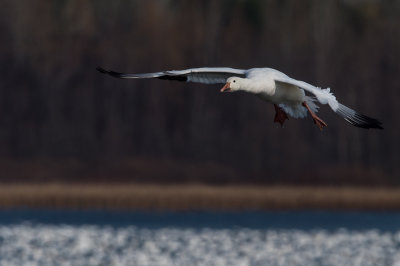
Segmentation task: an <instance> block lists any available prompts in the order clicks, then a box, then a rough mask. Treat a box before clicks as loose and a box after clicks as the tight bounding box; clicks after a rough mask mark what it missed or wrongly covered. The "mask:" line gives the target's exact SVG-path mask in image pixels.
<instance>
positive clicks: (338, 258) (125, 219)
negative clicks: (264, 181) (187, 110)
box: [0, 210, 400, 265]
mask: <svg viewBox="0 0 400 266" xmlns="http://www.w3.org/2000/svg"><path fill="white" fill-rule="evenodd" d="M0 265H400V213H394V212H393V213H384V212H376V213H368V212H360V213H353V212H305V211H298V212H224V213H221V212H182V213H162V212H109V211H46V210H40V211H39V210H37V211H32V210H9V211H0Z"/></svg>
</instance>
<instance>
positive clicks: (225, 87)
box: [221, 82, 231, 92]
mask: <svg viewBox="0 0 400 266" xmlns="http://www.w3.org/2000/svg"><path fill="white" fill-rule="evenodd" d="M230 86H231V83H230V82H227V83H226V84H225V86H223V87H222V89H221V92H231V87H230Z"/></svg>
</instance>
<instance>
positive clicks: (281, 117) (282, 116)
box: [274, 104, 289, 126]
mask: <svg viewBox="0 0 400 266" xmlns="http://www.w3.org/2000/svg"><path fill="white" fill-rule="evenodd" d="M274 107H275V112H276V114H275V118H274V123H279V124H281V126H283V123H285V120H286V119H287V120H289V117H288V116H287V114H286V113H285V111H283V110H282V108H280V107H279V106H278V105H276V104H274Z"/></svg>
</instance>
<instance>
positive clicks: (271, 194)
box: [0, 183, 400, 211]
mask: <svg viewBox="0 0 400 266" xmlns="http://www.w3.org/2000/svg"><path fill="white" fill-rule="evenodd" d="M10 208H28V209H30V208H33V209H38V208H46V209H48V208H49V209H78V210H79V209H83V210H84V209H100V210H103V209H104V210H146V211H147V210H148V211H152V210H159V211H201V210H209V211H246V210H249V211H253V210H254V211H268V210H338V211H340V210H349V211H353V210H354V211H356V210H360V211H386V210H388V211H389V210H390V211H393V210H400V188H362V187H314V186H307V187H295V186H237V185H236V186H210V185H196V184H185V185H157V184H132V183H130V184H78V183H74V184H63V183H46V184H2V185H0V210H4V209H10Z"/></svg>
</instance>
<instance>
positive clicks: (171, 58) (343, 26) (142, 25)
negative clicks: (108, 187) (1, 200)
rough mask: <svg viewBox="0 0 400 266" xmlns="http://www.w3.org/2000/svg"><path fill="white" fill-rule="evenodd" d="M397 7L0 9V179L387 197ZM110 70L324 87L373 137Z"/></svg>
mask: <svg viewBox="0 0 400 266" xmlns="http://www.w3.org/2000/svg"><path fill="white" fill-rule="evenodd" d="M399 12H400V2H399V1H392V0H388V1H378V0H366V1H358V0H328V1H318V0H305V1H297V0H285V1H273V0H269V1H261V0H248V1H244V0H232V1H226V0H213V1H211V0H209V1H207V0H203V1H178V0H158V1H135V0H114V1H105V0H96V1H78V0H57V1H47V0H43V1H30V0H20V1H4V0H3V1H0V36H1V42H0V48H1V49H0V62H1V63H0V69H1V74H0V75H1V77H0V169H2V170H1V172H2V173H1V175H0V180H1V181H3V182H9V181H12V182H15V181H18V182H22V181H29V182H39V181H63V182H75V181H84V182H91V181H95V182H100V181H101V182H126V181H132V182H156V183H182V182H183V183H206V184H236V183H241V184H294V185H308V184H320V185H348V184H350V185H363V186H364V185H390V186H392V185H399V184H400V179H399V178H398V177H399V173H400V171H399V170H400V165H399V163H398V162H399V161H400V149H399V148H400V140H399V135H400V131H399V130H400V128H399V123H398V122H399V116H398V113H399V112H398V110H397V109H396V107H397V102H398V100H399V99H400V90H399V87H400V75H399V74H398V73H399V70H400V69H399V68H400V67H399V58H400V50H399V47H400V37H399V36H400V27H399V15H398V14H399ZM97 66H102V67H104V68H108V69H112V70H115V71H120V72H128V73H129V72H131V73H141V72H155V71H160V70H170V69H185V68H190V67H201V66H229V67H234V68H244V69H246V68H252V67H272V68H276V69H278V70H280V71H282V72H284V73H286V74H288V75H289V76H291V77H294V78H296V79H300V80H304V81H306V82H308V83H311V84H315V85H317V86H320V87H323V88H325V87H330V88H332V90H333V92H334V93H335V94H336V96H337V98H338V99H339V100H340V101H341V102H342V103H343V104H345V105H347V106H350V107H351V108H353V109H355V110H357V111H359V112H361V113H363V114H366V115H368V116H372V117H374V118H378V119H380V120H381V121H382V122H383V126H384V127H385V130H383V131H378V130H364V129H359V128H355V127H353V126H351V125H349V124H348V123H347V122H345V121H344V120H343V119H341V118H339V117H338V116H336V115H335V114H332V112H331V111H330V109H329V108H327V107H326V106H323V107H322V108H321V110H320V116H321V117H322V118H323V119H324V120H325V121H326V122H327V123H328V125H329V126H328V128H326V129H325V130H324V131H323V132H320V131H319V130H318V128H317V127H316V126H315V125H314V124H313V123H312V121H311V119H310V118H308V119H306V120H295V119H290V120H289V121H288V122H287V123H286V124H285V126H284V127H283V128H280V126H278V125H277V124H274V123H273V117H274V108H273V106H272V105H271V104H266V103H264V102H262V101H260V100H259V99H258V98H256V97H254V96H251V95H245V94H242V93H235V94H229V95H228V94H220V93H219V89H220V88H219V87H220V86H219V85H201V84H200V85H199V84H192V83H179V82H170V81H162V80H118V79H113V78H110V77H108V76H104V75H101V74H100V73H98V72H97V71H96V69H95V68H96V67H97Z"/></svg>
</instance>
